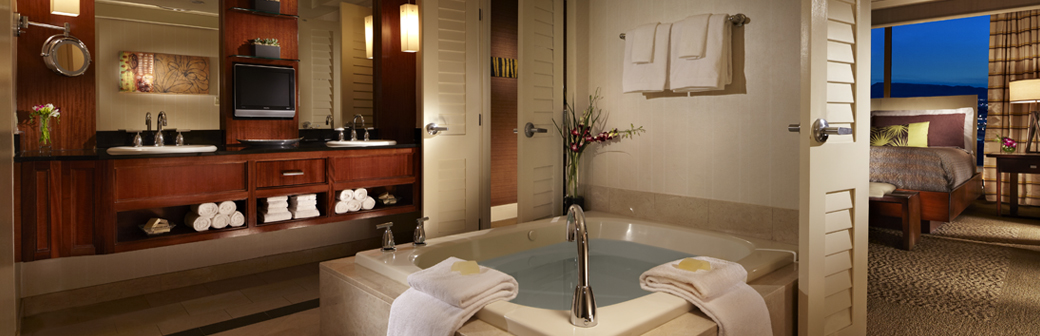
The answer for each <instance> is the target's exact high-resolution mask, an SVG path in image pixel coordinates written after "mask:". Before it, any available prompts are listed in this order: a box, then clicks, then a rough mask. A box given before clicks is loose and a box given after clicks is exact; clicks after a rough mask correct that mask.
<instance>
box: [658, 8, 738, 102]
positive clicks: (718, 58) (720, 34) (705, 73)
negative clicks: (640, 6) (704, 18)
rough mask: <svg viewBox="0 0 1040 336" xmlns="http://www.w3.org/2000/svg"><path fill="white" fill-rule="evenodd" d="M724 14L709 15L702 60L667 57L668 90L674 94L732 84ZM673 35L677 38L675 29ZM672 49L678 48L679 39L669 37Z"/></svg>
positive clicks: (728, 28)
mask: <svg viewBox="0 0 1040 336" xmlns="http://www.w3.org/2000/svg"><path fill="white" fill-rule="evenodd" d="M727 17H728V15H726V14H711V17H710V18H709V19H708V35H707V37H706V41H705V46H704V57H703V58H700V59H682V58H679V54H678V53H675V54H673V55H671V57H670V59H669V61H670V63H669V66H668V88H669V89H671V90H672V91H675V92H701V91H715V90H722V89H725V88H726V85H728V84H732V83H733V61H732V58H733V55H732V51H731V49H732V43H731V41H730V40H732V35H733V34H732V30H733V29H732V26H733V25H732V24H730V23H729V20H727ZM672 30H673V34H678V35H681V34H682V33H680V32H678V31H677V30H676V29H672ZM673 37H674V38H673V39H672V49H673V50H674V49H676V48H678V47H679V45H678V44H679V43H678V40H679V39H683V37H682V36H677V37H676V36H673Z"/></svg>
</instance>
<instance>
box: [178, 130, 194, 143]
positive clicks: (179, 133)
mask: <svg viewBox="0 0 1040 336" xmlns="http://www.w3.org/2000/svg"><path fill="white" fill-rule="evenodd" d="M189 131H191V130H177V146H184V135H183V134H181V133H183V132H189Z"/></svg>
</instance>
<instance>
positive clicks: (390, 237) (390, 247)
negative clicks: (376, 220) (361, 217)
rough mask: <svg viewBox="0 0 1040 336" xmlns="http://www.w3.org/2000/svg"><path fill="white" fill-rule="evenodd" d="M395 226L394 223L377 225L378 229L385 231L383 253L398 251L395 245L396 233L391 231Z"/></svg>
mask: <svg viewBox="0 0 1040 336" xmlns="http://www.w3.org/2000/svg"><path fill="white" fill-rule="evenodd" d="M392 226H394V222H386V223H383V224H379V225H376V229H384V230H386V231H383V251H396V250H397V246H396V244H394V232H393V231H390V227H392Z"/></svg>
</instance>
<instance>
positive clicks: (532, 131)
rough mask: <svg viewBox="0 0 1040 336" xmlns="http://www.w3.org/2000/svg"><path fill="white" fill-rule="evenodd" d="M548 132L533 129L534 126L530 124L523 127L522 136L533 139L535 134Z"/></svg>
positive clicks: (536, 128) (546, 131) (541, 129)
mask: <svg viewBox="0 0 1040 336" xmlns="http://www.w3.org/2000/svg"><path fill="white" fill-rule="evenodd" d="M548 132H549V130H547V129H544V128H538V127H534V124H532V123H527V125H524V135H527V137H528V138H530V137H533V136H534V134H535V133H548Z"/></svg>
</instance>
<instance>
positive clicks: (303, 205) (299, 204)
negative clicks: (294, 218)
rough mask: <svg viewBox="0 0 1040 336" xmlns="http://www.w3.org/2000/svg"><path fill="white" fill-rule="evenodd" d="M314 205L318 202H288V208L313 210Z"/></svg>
mask: <svg viewBox="0 0 1040 336" xmlns="http://www.w3.org/2000/svg"><path fill="white" fill-rule="evenodd" d="M315 205H318V200H301V201H297V200H289V207H290V208H308V207H310V208H313V207H314V206H315Z"/></svg>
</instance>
